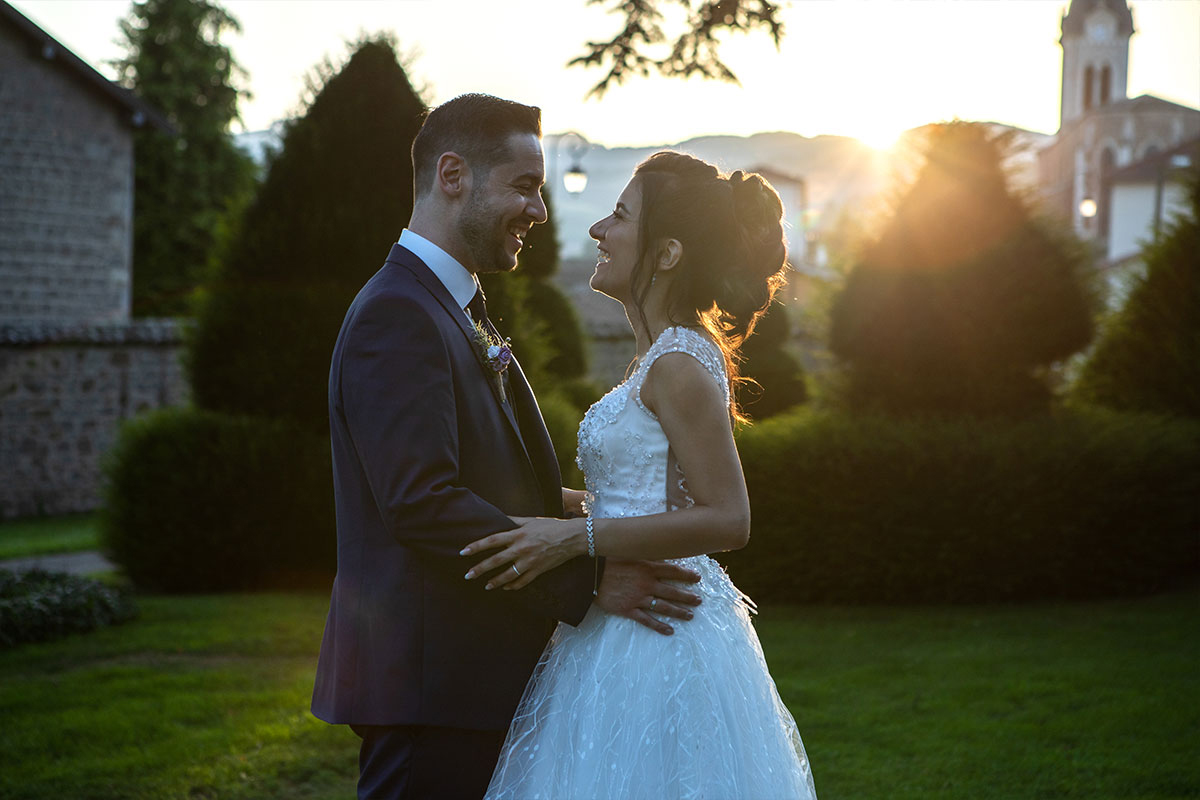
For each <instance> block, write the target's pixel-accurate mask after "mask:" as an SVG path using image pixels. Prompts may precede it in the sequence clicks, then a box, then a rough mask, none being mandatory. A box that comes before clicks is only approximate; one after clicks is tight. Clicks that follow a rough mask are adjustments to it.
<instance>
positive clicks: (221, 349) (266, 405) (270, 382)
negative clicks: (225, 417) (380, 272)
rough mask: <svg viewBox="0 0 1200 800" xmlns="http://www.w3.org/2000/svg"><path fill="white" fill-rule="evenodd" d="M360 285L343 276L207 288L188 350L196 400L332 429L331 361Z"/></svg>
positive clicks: (209, 407)
mask: <svg viewBox="0 0 1200 800" xmlns="http://www.w3.org/2000/svg"><path fill="white" fill-rule="evenodd" d="M356 291H357V289H354V290H350V289H347V288H346V287H344V286H340V285H337V284H328V285H324V286H321V285H316V286H299V285H297V286H278V285H257V286H248V285H237V284H230V285H221V286H215V287H212V288H210V289H206V290H204V292H203V298H204V301H203V302H202V303H201V304H200V310H199V316H198V319H197V324H196V325H195V327H194V328H192V330H191V331H190V332H189V336H188V349H187V353H186V356H185V357H186V361H187V366H188V372H189V374H190V375H191V378H192V384H191V385H192V400H193V402H194V403H195V404H196V405H197V406H199V407H200V408H203V409H207V410H210V411H221V412H223V413H227V414H233V415H252V416H260V417H271V418H276V419H281V420H287V421H289V422H292V423H294V424H296V425H299V426H302V427H304V428H305V429H307V430H310V431H312V432H314V433H327V432H328V430H329V404H328V403H329V401H328V397H329V380H328V376H329V361H330V358H331V356H332V354H333V345H334V342H336V341H337V335H338V329H339V328H340V327H341V325H342V319H343V317H344V316H345V314H346V309H347V308H348V307H349V306H350V302H351V300H353V299H354V294H355V292H356ZM301 330H303V335H298V333H299V331H301Z"/></svg>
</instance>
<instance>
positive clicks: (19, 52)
mask: <svg viewBox="0 0 1200 800" xmlns="http://www.w3.org/2000/svg"><path fill="white" fill-rule="evenodd" d="M144 125H152V126H155V127H157V128H160V129H163V130H166V131H170V130H171V126H170V124H169V123H168V121H167V120H166V119H165V118H163V116H162V115H161V114H159V113H158V112H157V111H156V110H154V109H153V108H151V107H150V106H148V105H147V104H145V103H143V102H142V101H140V100H139V99H138V98H136V97H135V96H134V95H133V94H132V93H130V92H129V91H127V90H125V89H123V88H121V87H119V86H117V85H115V84H113V83H112V82H111V81H109V80H107V79H105V78H104V77H103V76H102V75H100V74H99V73H98V72H96V70H94V69H93V68H92V67H91V66H89V65H88V64H86V63H85V62H84V61H82V60H81V59H79V58H78V57H77V56H76V55H75V54H74V53H72V52H71V51H70V50H68V49H67V48H65V47H63V46H62V45H61V44H60V43H59V42H57V41H56V40H55V39H54V38H53V37H52V36H50V35H49V34H48V33H46V32H45V31H43V30H41V29H40V28H39V27H38V26H37V25H35V24H34V23H33V22H31V21H30V20H29V19H27V18H26V17H24V16H23V15H22V14H21V13H20V12H18V11H17V10H16V9H14V8H13V7H12V6H11V5H9V4H8V3H6V2H3V0H0V519H10V518H14V517H20V516H29V515H38V514H59V513H67V512H75V511H85V510H90V509H93V508H95V507H96V506H97V504H98V503H99V497H100V462H101V458H102V455H103V453H104V452H105V450H107V449H108V447H109V446H110V445H111V443H112V442H113V440H114V438H115V435H116V431H117V428H118V426H119V424H120V422H121V421H122V420H124V419H127V418H128V417H130V416H132V415H134V414H135V413H137V412H139V411H142V410H145V409H149V408H153V407H157V406H163V405H169V404H174V403H178V402H181V401H182V400H183V399H184V397H185V396H186V393H187V392H186V384H185V379H184V377H183V374H182V370H181V368H180V366H179V359H178V354H179V347H180V331H179V327H178V324H177V323H176V322H175V321H174V320H137V321H134V320H131V319H130V284H131V277H132V267H131V265H132V247H133V245H132V242H133V213H134V207H133V159H134V149H133V131H134V129H136V128H139V127H141V126H144Z"/></svg>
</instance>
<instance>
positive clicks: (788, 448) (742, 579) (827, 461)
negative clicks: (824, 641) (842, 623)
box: [722, 411, 1200, 603]
mask: <svg viewBox="0 0 1200 800" xmlns="http://www.w3.org/2000/svg"><path fill="white" fill-rule="evenodd" d="M738 446H739V451H740V453H741V457H742V462H743V465H744V468H745V472H746V480H747V485H748V487H749V492H750V501H751V508H752V513H753V524H752V533H751V539H750V544H749V545H748V546H747V547H746V548H745V549H744V550H741V551H738V552H735V553H728V554H725V555H723V556H722V561H723V562H725V563H726V564H727V565H728V566H729V568H730V572H731V575H732V576H733V578H734V580H735V581H736V582H737V583H738V585H739V586H741V587H742V588H743V589H744V590H745V591H746V592H747V593H749V594H750V595H751V596H752V597H755V598H756V599H758V600H762V601H778V602H809V601H819V602H936V603H942V602H978V601H997V600H1036V599H1049V598H1074V597H1097V596H1113V595H1124V594H1131V593H1141V592H1150V591H1155V590H1159V589H1163V588H1166V587H1168V586H1171V585H1174V584H1176V583H1178V582H1180V581H1184V580H1188V579H1193V578H1195V577H1196V576H1197V575H1198V574H1200V501H1198V499H1197V498H1200V425H1197V424H1196V423H1194V422H1186V421H1179V420H1170V419H1167V418H1162V417H1153V416H1141V415H1132V414H1118V413H1115V412H1102V411H1075V412H1071V413H1070V414H1059V415H1045V416H1041V417H1038V418H1035V419H1030V420H1025V421H1004V420H999V419H993V420H970V419H959V420H941V421H939V420H933V419H925V420H912V419H908V420H899V419H894V418H889V417H882V416H877V417H864V416H849V415H839V414H834V413H828V412H825V413H817V412H808V411H797V412H792V413H789V414H786V415H783V416H780V417H777V418H775V419H772V420H769V421H766V422H764V423H761V424H759V425H757V426H754V427H750V428H747V429H744V430H742V431H741V432H740V433H739V437H738Z"/></svg>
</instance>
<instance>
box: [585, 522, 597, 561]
mask: <svg viewBox="0 0 1200 800" xmlns="http://www.w3.org/2000/svg"><path fill="white" fill-rule="evenodd" d="M585 527H587V548H588V558H595V557H596V532H595V531H594V530H593V529H592V515H591V514H588V518H587V522H586V523H585Z"/></svg>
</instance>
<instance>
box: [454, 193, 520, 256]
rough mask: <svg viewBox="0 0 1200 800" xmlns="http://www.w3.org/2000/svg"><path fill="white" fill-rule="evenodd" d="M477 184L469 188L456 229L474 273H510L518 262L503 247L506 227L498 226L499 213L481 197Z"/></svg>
mask: <svg viewBox="0 0 1200 800" xmlns="http://www.w3.org/2000/svg"><path fill="white" fill-rule="evenodd" d="M482 195H483V192H482V191H481V190H480V189H479V188H478V187H472V188H471V194H470V195H469V196H468V197H467V203H466V205H465V206H464V207H463V210H462V214H461V215H460V216H459V218H458V230H459V233H460V234H461V236H462V238H463V242H464V243H465V244H466V246H467V251H468V252H470V254H471V260H472V261H474V262H475V267H476V273H477V274H479V275H487V274H489V273H493V272H512V271H513V270H515V269H516V268H517V263H515V262H514V263H510V262H509V257H510V256H509V254H508V251H507V250H506V249H505V246H504V238H505V236H506V230H505V229H504V227H503V226H502V225H501V216H500V215H499V214H498V213H496V212H495V211H494V210H492V209H491V208H490V207H489V206H488V205H487V203H485V202H484V200H483V197H482Z"/></svg>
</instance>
